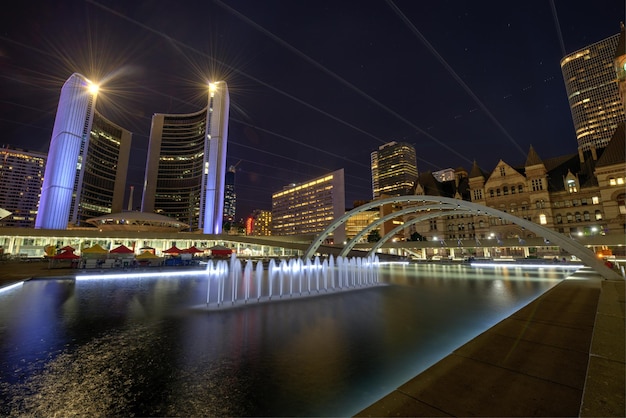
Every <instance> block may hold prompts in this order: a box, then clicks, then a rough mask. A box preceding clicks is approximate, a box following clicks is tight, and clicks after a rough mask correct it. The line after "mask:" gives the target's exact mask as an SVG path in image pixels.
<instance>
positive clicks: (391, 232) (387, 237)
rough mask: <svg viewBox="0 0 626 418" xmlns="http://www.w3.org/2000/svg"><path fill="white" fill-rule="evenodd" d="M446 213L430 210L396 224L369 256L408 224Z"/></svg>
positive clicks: (462, 210) (461, 210) (463, 210)
mask: <svg viewBox="0 0 626 418" xmlns="http://www.w3.org/2000/svg"><path fill="white" fill-rule="evenodd" d="M458 211H460V212H470V211H469V210H466V209H463V208H460V209H458ZM446 214H447V212H439V213H437V212H434V213H433V212H430V213H427V214H425V215H422V216H418V217H415V218H413V219H409V220H408V221H407V222H405V223H404V224H403V225H398V226H396V227H395V228H393V229H392V230H391V231H389V232H388V233H387V234H385V236H384V237H382V238H381V239H380V240H378V242H377V243H376V244H375V245H374V246H373V247H372V249H371V250H370V251H369V253H367V256H368V257H369V256H371V255H374V254H375V253H376V251H378V249H379V248H380V247H382V246H383V244H384V243H385V242H387V241H389V239H390V238H391V237H393V236H394V235H395V234H397V233H398V232H400V231H402V230H403V229H404V228H406V227H408V226H411V225H413V224H416V223H418V222H421V221H425V220H426V219H430V218H438V217H440V216H445V215H446Z"/></svg>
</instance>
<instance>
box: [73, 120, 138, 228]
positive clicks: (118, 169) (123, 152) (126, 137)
mask: <svg viewBox="0 0 626 418" xmlns="http://www.w3.org/2000/svg"><path fill="white" fill-rule="evenodd" d="M130 141H131V133H130V132H129V131H127V130H126V129H123V128H121V127H119V126H117V125H115V124H114V123H112V122H111V121H109V120H107V119H105V118H104V117H103V116H102V115H100V114H99V113H97V112H96V113H95V115H94V119H93V124H92V127H91V134H90V136H89V145H88V147H87V150H86V153H85V154H84V155H85V158H84V162H83V164H82V171H83V172H82V181H80V183H79V184H80V186H78V185H77V190H78V191H79V193H78V196H77V198H76V199H74V200H73V204H72V210H71V214H72V215H71V216H72V219H71V223H72V224H74V225H78V226H89V225H88V224H87V223H86V221H87V219H90V218H95V217H98V216H102V215H106V214H110V213H117V212H121V211H122V202H123V199H124V185H125V183H126V173H127V171H128V158H129V155H130ZM76 203H77V204H76Z"/></svg>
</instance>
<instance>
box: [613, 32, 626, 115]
mask: <svg viewBox="0 0 626 418" xmlns="http://www.w3.org/2000/svg"><path fill="white" fill-rule="evenodd" d="M620 29H621V30H620V34H619V40H618V42H617V49H616V50H615V59H614V60H613V66H614V68H615V74H616V75H617V89H618V91H619V95H620V98H621V99H622V106H623V107H624V109H626V33H624V22H622V23H620Z"/></svg>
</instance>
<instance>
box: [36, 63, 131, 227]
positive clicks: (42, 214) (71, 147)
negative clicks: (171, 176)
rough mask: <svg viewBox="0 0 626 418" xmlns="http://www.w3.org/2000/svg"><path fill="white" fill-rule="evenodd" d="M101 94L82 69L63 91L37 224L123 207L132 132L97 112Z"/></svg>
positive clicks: (73, 220)
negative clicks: (98, 95)
mask: <svg viewBox="0 0 626 418" xmlns="http://www.w3.org/2000/svg"><path fill="white" fill-rule="evenodd" d="M97 94H98V92H97V86H95V85H94V84H93V83H91V82H90V81H89V80H88V79H87V78H85V77H84V76H83V75H81V74H78V73H74V74H72V76H71V77H70V78H69V79H68V80H67V81H66V82H65V84H64V85H63V88H62V89H61V98H60V100H59V106H58V109H57V114H56V119H55V122H54V128H53V131H52V138H51V139H50V148H49V151H48V160H47V164H46V171H45V175H44V181H43V186H42V189H41V198H40V200H39V210H38V212H37V219H36V221H35V228H42V229H66V228H67V227H68V225H85V223H84V221H85V220H86V219H88V218H90V217H95V216H101V215H105V214H107V213H111V212H120V211H121V210H122V206H123V200H124V188H125V183H126V173H127V171H128V159H129V156H130V143H131V133H130V132H129V131H127V130H125V129H123V128H121V127H119V126H118V125H115V124H114V123H112V122H111V121H109V120H107V119H106V118H105V117H104V116H102V115H100V114H99V113H98V112H97V111H96V109H95V105H96V98H97Z"/></svg>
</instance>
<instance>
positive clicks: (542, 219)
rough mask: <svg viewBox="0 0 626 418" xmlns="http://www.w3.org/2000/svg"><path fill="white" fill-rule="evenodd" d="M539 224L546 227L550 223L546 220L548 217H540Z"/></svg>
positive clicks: (542, 215)
mask: <svg viewBox="0 0 626 418" xmlns="http://www.w3.org/2000/svg"><path fill="white" fill-rule="evenodd" d="M539 223H540V224H541V225H545V224H547V223H548V221H547V220H546V215H544V214H543V213H542V214H541V215H539Z"/></svg>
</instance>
